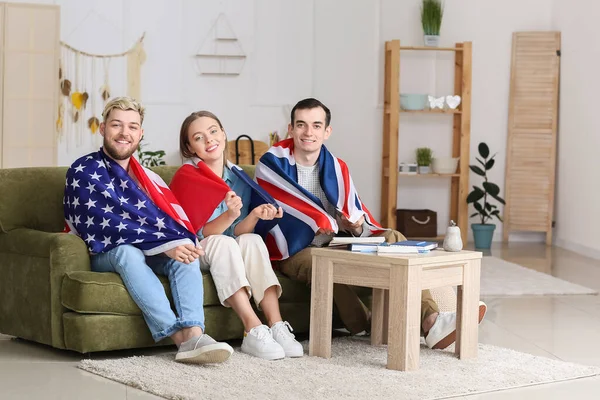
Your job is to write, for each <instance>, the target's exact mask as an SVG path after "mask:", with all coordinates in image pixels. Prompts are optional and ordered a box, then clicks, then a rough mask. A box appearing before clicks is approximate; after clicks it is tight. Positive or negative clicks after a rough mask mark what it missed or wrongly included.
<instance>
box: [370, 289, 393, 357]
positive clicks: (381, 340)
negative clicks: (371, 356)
mask: <svg viewBox="0 0 600 400" xmlns="http://www.w3.org/2000/svg"><path fill="white" fill-rule="evenodd" d="M389 297H390V295H389V291H388V290H386V289H373V300H372V302H371V303H372V307H371V344H372V345H373V346H377V345H381V344H386V343H387V339H388V318H389V317H388V308H389V307H388V303H389Z"/></svg>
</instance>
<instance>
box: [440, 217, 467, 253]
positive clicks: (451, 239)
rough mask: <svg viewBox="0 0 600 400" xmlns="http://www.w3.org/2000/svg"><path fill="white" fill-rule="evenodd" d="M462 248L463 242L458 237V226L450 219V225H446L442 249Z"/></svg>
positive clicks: (453, 249) (454, 249) (459, 249)
mask: <svg viewBox="0 0 600 400" xmlns="http://www.w3.org/2000/svg"><path fill="white" fill-rule="evenodd" d="M462 248H463V242H462V239H461V238H460V228H459V227H458V226H456V223H455V222H454V221H450V226H448V229H447V231H446V237H445V238H444V250H446V251H461V250H462Z"/></svg>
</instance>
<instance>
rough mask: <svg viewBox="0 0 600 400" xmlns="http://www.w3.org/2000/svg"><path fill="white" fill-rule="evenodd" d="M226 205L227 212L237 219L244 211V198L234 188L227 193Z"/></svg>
mask: <svg viewBox="0 0 600 400" xmlns="http://www.w3.org/2000/svg"><path fill="white" fill-rule="evenodd" d="M225 205H226V206H227V214H228V215H229V217H230V218H231V219H236V218H237V217H239V216H240V214H241V213H242V205H243V204H242V198H241V197H240V196H238V195H236V194H235V192H234V191H233V190H231V191H229V192H227V194H226V195H225Z"/></svg>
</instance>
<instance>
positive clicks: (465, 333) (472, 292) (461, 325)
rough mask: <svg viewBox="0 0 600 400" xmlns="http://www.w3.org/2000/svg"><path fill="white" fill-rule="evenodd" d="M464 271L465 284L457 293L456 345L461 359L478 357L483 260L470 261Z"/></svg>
mask: <svg viewBox="0 0 600 400" xmlns="http://www.w3.org/2000/svg"><path fill="white" fill-rule="evenodd" d="M463 271H464V272H463V277H464V278H463V284H462V286H458V291H457V307H456V344H455V353H456V354H457V355H458V356H459V358H461V359H463V358H476V357H477V345H478V342H479V280H480V274H481V260H471V261H468V262H467V263H466V264H465V265H464V267H463Z"/></svg>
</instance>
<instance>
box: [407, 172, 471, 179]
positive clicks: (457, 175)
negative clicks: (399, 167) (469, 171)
mask: <svg viewBox="0 0 600 400" xmlns="http://www.w3.org/2000/svg"><path fill="white" fill-rule="evenodd" d="M400 177H402V178H404V177H411V178H448V177H450V178H460V174H403V173H400V172H399V173H398V178H400Z"/></svg>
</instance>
